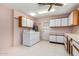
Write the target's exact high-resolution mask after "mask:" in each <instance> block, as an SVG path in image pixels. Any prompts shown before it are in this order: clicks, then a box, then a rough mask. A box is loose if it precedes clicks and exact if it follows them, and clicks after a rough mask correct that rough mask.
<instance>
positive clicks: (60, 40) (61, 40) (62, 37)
mask: <svg viewBox="0 0 79 59" xmlns="http://www.w3.org/2000/svg"><path fill="white" fill-rule="evenodd" d="M56 38H57V42H58V43H64V36H56Z"/></svg>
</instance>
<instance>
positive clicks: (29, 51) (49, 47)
mask: <svg viewBox="0 0 79 59" xmlns="http://www.w3.org/2000/svg"><path fill="white" fill-rule="evenodd" d="M0 55H4V56H6V55H8V56H68V53H67V52H66V50H65V47H64V45H61V44H54V43H49V42H48V41H40V42H39V43H37V44H35V45H33V46H32V47H26V46H18V47H13V48H10V49H8V50H5V51H0Z"/></svg>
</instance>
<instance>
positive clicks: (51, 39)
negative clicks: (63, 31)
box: [49, 35, 57, 42]
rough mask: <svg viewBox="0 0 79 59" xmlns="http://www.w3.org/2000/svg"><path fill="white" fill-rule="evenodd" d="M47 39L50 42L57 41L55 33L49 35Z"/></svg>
mask: <svg viewBox="0 0 79 59" xmlns="http://www.w3.org/2000/svg"><path fill="white" fill-rule="evenodd" d="M49 41H51V42H57V40H56V36H55V35H51V36H50V37H49Z"/></svg>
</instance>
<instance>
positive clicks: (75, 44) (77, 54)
mask: <svg viewBox="0 0 79 59" xmlns="http://www.w3.org/2000/svg"><path fill="white" fill-rule="evenodd" d="M72 43H73V44H74V46H75V47H76V48H77V49H79V44H78V43H77V42H75V41H73V42H72ZM74 46H73V55H74V56H79V51H78V50H77V49H76V48H75V47H74Z"/></svg>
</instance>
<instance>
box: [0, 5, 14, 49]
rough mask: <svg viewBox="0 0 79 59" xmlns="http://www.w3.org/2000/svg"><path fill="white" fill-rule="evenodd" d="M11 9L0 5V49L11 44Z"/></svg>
mask: <svg viewBox="0 0 79 59" xmlns="http://www.w3.org/2000/svg"><path fill="white" fill-rule="evenodd" d="M12 26H13V24H12V10H11V9H8V8H6V7H4V6H2V5H0V49H1V48H8V47H11V46H12V35H13V34H12Z"/></svg>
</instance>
